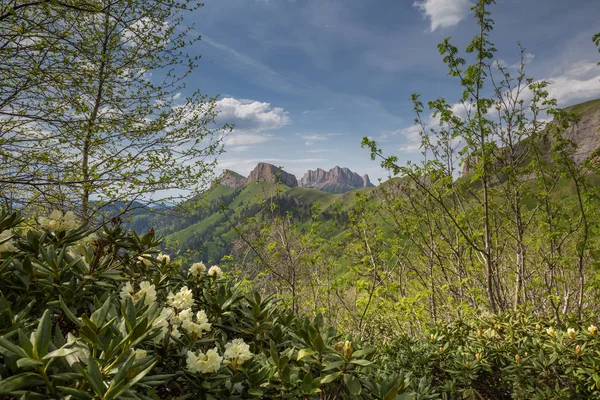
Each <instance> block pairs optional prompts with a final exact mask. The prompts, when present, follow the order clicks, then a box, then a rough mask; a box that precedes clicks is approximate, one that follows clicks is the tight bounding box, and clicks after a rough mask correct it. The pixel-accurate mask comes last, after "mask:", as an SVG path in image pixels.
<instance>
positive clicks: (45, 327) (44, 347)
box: [34, 310, 52, 358]
mask: <svg viewBox="0 0 600 400" xmlns="http://www.w3.org/2000/svg"><path fill="white" fill-rule="evenodd" d="M34 337H35V350H36V351H35V352H36V353H37V356H38V357H39V358H41V357H44V356H45V355H46V354H47V353H48V346H49V345H50V338H51V337H52V312H51V311H50V310H46V311H44V314H43V315H42V318H41V319H40V323H39V324H38V328H37V330H36V331H35V334H34Z"/></svg>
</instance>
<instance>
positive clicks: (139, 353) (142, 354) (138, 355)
mask: <svg viewBox="0 0 600 400" xmlns="http://www.w3.org/2000/svg"><path fill="white" fill-rule="evenodd" d="M147 355H148V352H147V351H146V350H144V349H135V358H136V359H140V358H144V357H146V356H147Z"/></svg>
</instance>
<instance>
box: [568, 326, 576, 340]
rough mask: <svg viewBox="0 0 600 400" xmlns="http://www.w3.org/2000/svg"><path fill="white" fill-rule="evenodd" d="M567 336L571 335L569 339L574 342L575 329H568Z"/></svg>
mask: <svg viewBox="0 0 600 400" xmlns="http://www.w3.org/2000/svg"><path fill="white" fill-rule="evenodd" d="M567 334H568V335H569V338H570V339H571V340H574V339H575V329H573V328H569V329H567Z"/></svg>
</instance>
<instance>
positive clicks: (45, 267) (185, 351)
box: [0, 211, 407, 399]
mask: <svg viewBox="0 0 600 400" xmlns="http://www.w3.org/2000/svg"><path fill="white" fill-rule="evenodd" d="M159 243H160V241H159V239H158V238H155V237H154V233H153V232H152V231H150V232H149V233H147V234H146V235H144V236H138V235H137V234H135V233H128V232H126V231H124V230H123V229H122V227H121V224H120V221H119V220H113V221H112V222H111V223H110V224H108V225H107V226H104V227H103V228H102V229H100V230H98V231H97V232H95V233H92V232H90V230H89V229H88V228H87V227H86V226H82V225H80V224H79V223H78V222H77V221H76V219H75V216H74V215H73V214H72V213H68V212H67V213H65V214H63V213H62V212H59V211H56V212H53V213H52V214H50V215H49V216H48V217H45V218H40V219H39V220H38V223H36V224H24V222H23V218H22V217H21V216H20V215H18V214H16V213H15V214H3V215H1V216H0V291H1V295H0V397H2V398H5V397H8V398H19V397H23V398H32V399H34V398H73V399H92V398H102V399H114V398H140V399H148V398H151V399H164V398H173V399H175V398H207V399H211V398H212V399H221V398H356V397H364V398H386V399H393V398H395V397H396V395H397V393H399V392H401V391H403V390H404V389H405V385H406V382H407V381H406V380H405V379H404V378H401V379H400V378H398V377H395V376H388V377H385V378H383V377H378V375H377V374H376V373H375V371H376V369H375V368H374V367H375V364H374V363H373V361H372V360H371V359H372V357H373V352H372V351H371V350H369V349H367V348H364V347H363V345H362V344H361V343H360V341H357V340H352V338H349V337H343V336H342V334H340V333H339V332H338V331H337V330H336V329H335V328H333V327H325V326H324V324H323V321H322V318H320V316H317V317H316V318H314V319H313V320H309V319H307V318H299V317H297V316H294V315H293V314H292V313H291V312H290V311H288V310H286V309H285V308H284V307H281V306H279V305H277V302H276V301H275V300H273V299H271V298H267V299H264V298H261V296H260V295H258V293H256V292H252V291H250V292H248V291H247V290H242V289H241V288H240V286H239V285H237V284H236V283H235V282H232V281H230V280H229V279H227V277H226V274H224V271H223V270H222V269H221V268H220V267H218V266H211V267H209V268H207V267H206V266H205V265H204V264H202V263H195V264H192V265H191V266H187V265H183V264H182V263H181V261H179V260H177V259H176V257H173V258H172V257H170V256H169V255H167V254H163V253H159V251H158V250H157V249H156V248H157V246H158V245H159Z"/></svg>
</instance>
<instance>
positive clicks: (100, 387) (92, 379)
mask: <svg viewBox="0 0 600 400" xmlns="http://www.w3.org/2000/svg"><path fill="white" fill-rule="evenodd" d="M81 372H82V373H83V374H84V376H85V377H86V378H87V380H88V382H89V384H90V386H92V389H93V390H94V392H95V393H96V394H97V395H99V396H104V393H105V391H106V387H105V385H104V378H103V377H102V373H101V372H100V368H98V364H96V360H94V359H93V358H92V357H90V358H88V369H87V371H85V370H82V371H81Z"/></svg>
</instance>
